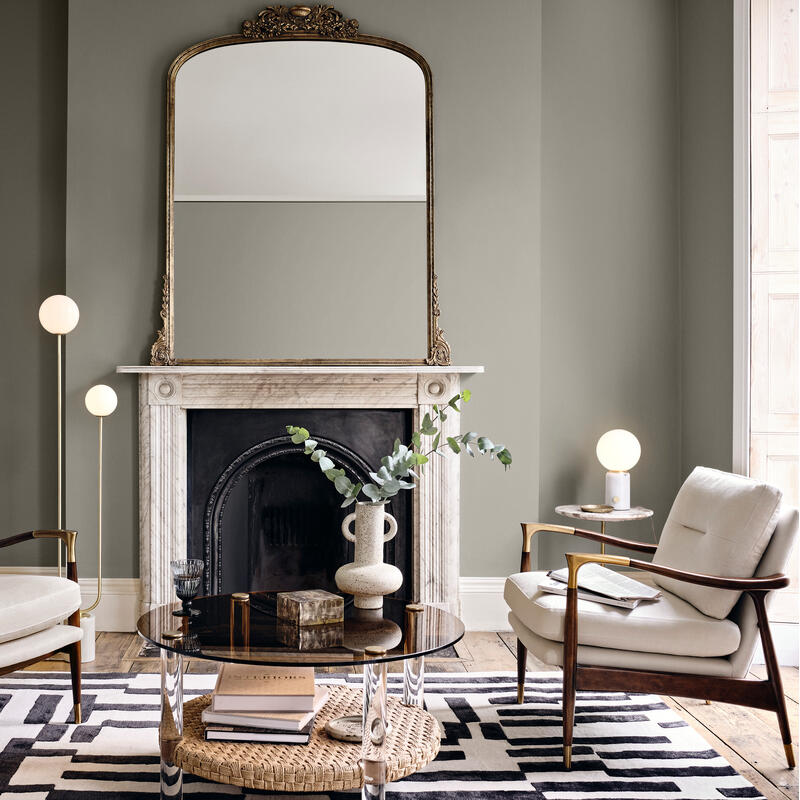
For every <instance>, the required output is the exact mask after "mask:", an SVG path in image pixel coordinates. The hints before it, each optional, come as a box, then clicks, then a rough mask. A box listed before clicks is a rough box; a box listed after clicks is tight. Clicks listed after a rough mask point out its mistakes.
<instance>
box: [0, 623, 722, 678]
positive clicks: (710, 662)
mask: <svg viewBox="0 0 800 800" xmlns="http://www.w3.org/2000/svg"><path fill="white" fill-rule="evenodd" d="M508 621H509V622H510V623H511V628H512V629H513V631H514V633H516V634H517V638H518V639H519V640H520V641H521V642H522V644H524V645H525V647H526V648H527V649H528V650H529V651H530V653H531V655H533V656H535V657H536V658H538V659H539V661H543V662H544V663H545V664H552V665H553V666H556V667H561V666H563V664H564V645H563V644H562V643H561V642H552V641H550V639H544V638H542V637H541V636H537V635H536V634H535V633H534V632H533V631H531V630H529V629H528V628H526V627H525V626H524V625H523V624H522V623H521V622H520V621H519V619H517V617H516V616H515V615H514V614H513V613H509V615H508ZM0 646H1V645H0ZM578 664H580V665H581V666H584V667H612V668H615V669H635V670H645V671H647V672H653V671H663V672H680V673H685V674H688V675H713V676H715V677H719V678H730V677H736V676H734V675H733V667H732V665H731V660H730V658H728V657H726V656H721V657H717V658H696V657H694V656H672V655H667V654H666V653H639V652H637V651H635V650H612V649H611V648H610V647H589V646H588V645H584V644H581V645H578Z"/></svg>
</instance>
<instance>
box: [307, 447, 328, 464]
mask: <svg viewBox="0 0 800 800" xmlns="http://www.w3.org/2000/svg"><path fill="white" fill-rule="evenodd" d="M306 455H308V442H306ZM324 455H326V453H325V451H324V450H322V449H320V450H314V452H313V453H311V460H312V461H319V460H320V459H321V458H322V457H323V456H324ZM329 469H330V467H329Z"/></svg>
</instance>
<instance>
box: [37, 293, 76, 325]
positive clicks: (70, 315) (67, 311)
mask: <svg viewBox="0 0 800 800" xmlns="http://www.w3.org/2000/svg"><path fill="white" fill-rule="evenodd" d="M79 318H80V311H78V304H77V303H76V302H75V301H74V300H73V299H72V298H71V297H67V296H66V295H65V294H54V295H51V296H50V297H48V298H47V299H46V300H45V301H44V302H43V303H42V304H41V305H40V306H39V322H41V323H42V327H43V328H44V329H45V330H46V331H47V332H48V333H60V334H65V333H70V332H71V331H73V330H75V326H76V325H77V324H78V319H79Z"/></svg>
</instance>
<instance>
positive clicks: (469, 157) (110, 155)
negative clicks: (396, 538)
mask: <svg viewBox="0 0 800 800" xmlns="http://www.w3.org/2000/svg"><path fill="white" fill-rule="evenodd" d="M257 8H258V7H257V5H254V4H253V2H252V0H230V2H225V3H223V2H220V1H219V0H193V1H191V2H190V0H173V2H170V3H163V2H158V0H141V1H140V2H137V3H130V2H122V0H79V1H78V0H75V1H74V2H72V3H70V5H69V72H68V76H69V78H68V82H69V86H68V88H69V108H68V120H67V127H66V129H67V130H68V157H66V163H67V182H66V186H67V190H66V193H67V197H66V203H67V206H66V283H64V280H65V279H64V264H63V252H62V247H63V237H64V214H65V211H64V192H65V188H64V187H65V183H64V162H65V156H64V139H65V128H64V119H63V115H64V97H65V92H66V89H67V87H66V77H65V73H64V70H63V63H59V58H60V59H61V60H62V62H63V59H64V57H65V51H66V35H67V33H66V31H67V28H66V20H64V19H63V18H61V17H59V13H60V12H59V9H62V10H63V3H59V2H56V1H55V0H52V2H44V0H38V1H37V2H30V0H24V2H23V0H13V1H12V2H7V3H4V5H3V22H4V24H5V25H6V27H7V29H8V30H15V31H17V32H18V34H19V35H18V36H15V37H9V40H8V43H7V44H6V45H5V48H4V58H7V60H8V64H7V66H6V69H4V70H3V74H4V76H5V77H6V78H7V79H9V78H11V79H12V80H11V82H10V83H9V88H8V89H7V90H5V91H4V99H5V98H11V100H10V102H11V105H12V108H13V109H14V111H15V113H12V114H9V116H10V117H11V118H12V119H18V120H19V128H16V127H13V126H12V127H9V126H5V127H4V129H3V130H2V132H0V144H2V145H3V151H4V153H13V157H11V158H9V157H6V159H5V161H4V165H3V168H4V171H5V170H10V171H9V172H8V174H9V175H10V176H11V179H10V180H9V181H6V180H5V172H4V181H3V192H4V194H3V203H4V210H5V212H6V213H4V214H3V215H2V219H3V221H4V226H5V235H4V244H5V246H6V247H5V252H6V262H5V263H6V268H5V270H4V280H5V281H6V287H7V290H6V291H5V292H4V293H3V298H4V299H2V300H0V302H2V303H3V304H4V306H3V311H4V315H3V317H4V322H5V324H6V326H7V327H6V328H5V336H4V341H6V342H7V343H8V344H7V349H6V353H5V355H6V359H7V360H13V362H14V364H15V366H16V367H17V372H16V373H15V375H14V382H13V384H11V383H9V385H8V387H7V388H6V391H4V392H3V397H2V400H1V401H0V402H2V404H3V406H2V408H3V412H4V413H3V419H4V423H3V425H4V428H3V448H4V454H5V455H6V458H5V459H4V466H3V470H4V473H3V477H4V480H3V481H0V485H2V486H3V491H4V501H5V502H4V507H5V508H6V516H5V518H4V519H5V521H6V524H7V525H8V526H9V527H11V528H13V529H19V528H29V527H32V526H33V525H37V524H52V522H51V518H53V519H54V505H55V504H54V492H55V489H54V477H53V475H52V472H54V469H51V464H52V459H53V458H54V447H53V446H52V444H51V440H52V439H53V438H54V420H52V416H53V402H52V399H51V395H52V391H53V389H54V387H53V385H52V382H53V377H52V375H53V373H54V366H55V365H54V359H53V356H52V351H53V345H54V343H53V340H52V337H49V336H48V335H47V334H44V333H43V332H41V330H40V329H39V327H38V322H37V321H36V308H37V306H38V303H39V302H40V301H41V299H42V298H43V297H44V296H46V295H48V294H50V293H53V292H55V291H61V290H63V289H64V288H66V291H67V292H68V293H69V294H70V295H72V296H73V297H74V298H75V299H76V300H77V302H78V304H79V305H80V307H81V323H80V325H79V326H78V328H77V330H76V331H75V333H74V334H72V335H71V336H70V338H69V343H68V397H67V418H68V441H67V446H68V471H67V478H68V480H67V484H68V488H67V502H68V505H67V523H68V524H70V525H72V526H75V527H77V528H79V529H81V530H82V531H83V532H84V536H83V538H82V543H81V545H80V553H81V554H82V572H83V574H85V575H91V574H92V572H93V571H94V567H95V563H94V559H95V546H94V541H93V539H94V532H95V530H96V527H95V518H94V510H95V498H96V486H95V466H96V460H95V457H96V453H95V446H96V429H95V421H94V420H93V418H91V417H90V416H89V415H88V414H87V413H86V411H85V410H84V409H83V394H84V392H85V390H86V388H87V387H88V386H89V385H91V384H92V383H96V382H99V381H105V382H108V383H110V384H111V385H113V386H114V387H115V388H116V389H117V391H118V393H119V395H120V407H119V409H118V410H117V412H116V413H115V414H114V416H113V417H111V418H110V419H109V420H108V422H107V424H106V428H105V437H106V456H107V459H106V474H105V499H106V522H105V525H106V540H105V541H106V550H105V574H106V575H108V576H109V577H130V576H135V575H137V574H138V540H137V539H138V537H137V531H138V513H137V505H138V503H137V479H136V476H137V453H136V442H137V419H136V384H135V380H134V379H133V378H131V377H129V376H118V375H116V374H115V373H114V368H115V367H116V365H118V364H130V363H143V362H145V361H146V360H147V357H148V350H149V346H150V343H151V342H152V338H153V335H154V332H155V329H156V327H157V321H158V317H157V314H158V305H159V293H160V283H159V282H160V276H161V273H162V269H163V193H164V171H163V124H164V114H163V108H162V106H163V82H164V76H165V72H166V68H167V66H168V64H169V62H170V61H171V59H172V58H173V57H174V55H175V54H176V53H177V52H179V51H180V50H181V49H183V48H184V47H185V46H186V45H188V44H190V43H192V42H195V41H199V40H201V39H203V38H206V37H209V36H214V35H217V34H220V33H224V32H227V31H233V30H236V29H237V27H238V25H239V24H240V22H241V20H242V19H243V18H245V17H247V16H250V15H252V13H254V12H255V11H256V10H257ZM343 8H344V10H345V11H346V12H347V13H348V14H349V15H352V16H355V17H357V18H359V19H360V20H361V23H362V29H363V30H365V31H368V32H376V33H380V34H384V35H386V36H390V37H394V38H397V39H400V40H402V41H404V42H407V43H408V44H410V45H411V46H412V47H414V48H416V49H418V50H419V51H420V52H421V53H423V54H424V55H425V57H426V58H427V59H428V60H429V62H430V64H431V67H432V69H433V74H434V89H435V132H436V145H435V147H436V149H435V157H436V165H435V166H436V214H437V216H436V235H437V239H436V257H437V270H438V272H439V275H440V289H441V295H442V312H443V316H442V324H443V327H444V328H445V330H446V333H447V336H448V339H449V341H450V342H451V344H452V345H453V351H454V360H455V362H456V363H460V364H465V363H473V364H474V363H478V364H485V365H486V367H487V372H486V374H485V375H483V376H477V377H474V378H471V379H469V381H468V383H467V385H468V386H469V388H471V389H472V390H473V392H474V399H473V401H472V403H471V404H470V405H469V406H468V407H467V412H466V414H465V419H464V426H465V427H466V428H471V429H475V430H480V431H482V432H483V431H485V432H486V433H488V434H490V435H491V436H492V437H493V438H495V439H496V440H499V441H503V442H504V443H506V444H507V445H508V446H509V447H510V448H512V450H513V452H514V457H515V463H514V467H513V469H512V470H511V471H510V472H508V473H506V474H503V473H502V471H501V470H499V469H498V468H497V465H496V464H490V463H481V462H469V463H464V464H463V473H462V474H463V482H462V520H463V524H462V542H463V551H462V570H461V571H462V574H464V575H482V576H488V575H503V574H507V573H508V572H510V571H511V570H513V569H514V568H515V565H516V563H517V559H518V546H519V532H518V527H517V523H518V521H519V520H520V519H524V518H528V519H532V518H535V517H540V518H542V519H554V516H553V514H552V507H553V506H554V505H555V504H556V503H560V502H570V501H579V500H582V501H586V500H589V499H592V500H594V499H597V498H599V497H600V496H601V493H602V480H603V471H602V468H601V467H600V466H599V464H597V463H596V460H595V457H594V443H595V441H596V439H597V437H598V436H599V434H600V433H602V432H603V431H604V430H606V429H607V428H609V427H612V426H616V425H622V426H625V427H630V428H631V429H633V430H634V431H636V433H637V434H638V435H639V436H640V438H641V440H642V444H643V456H642V461H641V463H640V464H639V465H638V466H637V467H636V469H635V470H634V471H633V473H632V479H633V497H634V500H635V501H637V502H642V503H645V504H647V505H651V506H653V507H654V508H656V510H657V512H658V515H659V516H658V524H660V523H661V522H663V515H664V513H665V512H666V508H667V506H668V503H669V500H670V498H671V497H672V496H673V495H674V492H675V489H676V488H677V486H678V485H679V483H680V480H681V479H682V477H683V475H684V473H685V472H686V471H688V469H689V468H690V467H691V466H693V465H694V463H709V464H714V465H720V466H726V463H725V458H726V454H727V453H728V452H729V449H730V448H729V442H730V381H729V377H728V373H727V372H726V370H728V366H726V364H727V363H728V362H729V359H730V332H729V324H730V322H729V320H730V267H729V260H730V256H729V252H730V235H729V231H728V222H729V218H728V216H727V213H728V212H727V211H726V209H728V208H729V207H730V188H729V185H730V172H729V168H730V157H729V156H728V155H727V153H726V149H725V148H729V147H730V144H729V139H730V120H729V116H728V115H729V110H726V106H725V103H726V102H727V103H729V97H728V95H729V87H730V82H731V81H730V66H731V65H730V57H729V47H730V44H729V41H730V19H731V2H730V0H676V1H675V2H674V1H673V0H597V1H596V2H588V0H584V1H583V2H581V1H579V0H542V2H541V4H540V2H538V0H536V1H533V0H516V1H515V2H511V3H505V4H503V5H502V6H498V11H497V13H492V14H487V13H486V4H485V3H482V2H480V3H479V2H477V0H405V1H404V2H402V3H398V2H392V0H348V3H347V4H346V5H345V6H343ZM62 17H63V13H62ZM508 20H513V24H508ZM715 143H717V146H716V147H715ZM31 176H33V178H32V177H31ZM540 197H541V201H542V202H541V203H540ZM706 221H708V222H709V225H706V224H705V222H706ZM709 321H716V322H717V323H719V324H709ZM682 329H683V334H681V330H682ZM322 355H324V354H322ZM20 387H24V392H23V391H22V390H21V389H20ZM540 428H541V441H540V438H539V436H540V432H539V429H540ZM637 535H640V536H644V537H646V536H647V535H649V531H648V528H647V526H644V527H640V528H639V529H638V530H637ZM548 548H550V549H548V550H547V551H545V553H543V555H545V556H547V557H548V558H552V557H554V556H556V555H557V554H558V553H559V552H563V547H562V546H560V545H555V544H553V545H548ZM7 552H8V551H5V552H4V554H3V562H2V563H4V564H5V563H8V562H9V559H8V558H7V557H6V554H5V553H7ZM35 559H36V555H35V553H34V551H33V550H30V551H26V552H25V553H24V554H23V556H21V557H20V561H21V562H25V563H28V564H30V563H35ZM49 563H52V560H50V561H49Z"/></svg>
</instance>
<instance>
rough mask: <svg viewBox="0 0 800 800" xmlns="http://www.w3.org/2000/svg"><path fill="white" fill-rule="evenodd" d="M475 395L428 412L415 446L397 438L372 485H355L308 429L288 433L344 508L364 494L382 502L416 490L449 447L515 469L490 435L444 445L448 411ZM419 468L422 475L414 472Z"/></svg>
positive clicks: (372, 475)
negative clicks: (426, 471)
mask: <svg viewBox="0 0 800 800" xmlns="http://www.w3.org/2000/svg"><path fill="white" fill-rule="evenodd" d="M470 397H471V393H470V392H469V390H468V389H465V390H464V391H463V392H461V393H459V394H457V395H454V396H453V397H451V398H450V400H448V402H447V404H446V406H439V405H434V406H433V417H431V415H430V414H429V413H426V414H425V416H424V417H423V419H422V424H421V426H420V428H419V430H416V431H414V432H413V433H412V434H411V444H408V445H405V444H403V443H402V442H401V441H400V440H399V439H395V442H394V447H393V448H392V453H391V455H388V456H384V457H383V458H382V459H381V466H380V467H379V468H378V470H377V471H376V472H370V473H369V476H370V478H371V479H372V483H366V484H363V485H362V484H361V483H353V482H352V481H351V480H350V479H349V478H348V477H347V475H345V471H344V470H343V469H341V468H340V467H337V466H336V464H334V462H333V461H332V460H331V459H330V458H329V457H328V454H327V453H326V451H325V450H323V449H321V448H320V447H319V446H318V443H317V442H316V441H315V440H314V439H312V438H311V434H310V433H309V432H308V430H306V429H305V428H302V427H299V426H297V425H287V426H286V432H287V433H288V434H289V435H290V436H291V437H292V442H293V443H294V444H297V445H301V444H302V445H303V452H304V453H305V454H306V455H307V456H310V457H311V460H312V461H314V462H316V463H317V464H319V468H320V470H322V472H323V474H324V475H325V477H327V478H328V480H330V481H332V482H333V485H334V487H335V489H336V491H337V492H339V494H341V495H342V496H343V497H344V501H343V502H342V507H343V508H344V507H346V506H349V505H350V504H351V503H354V502H355V501H356V500H357V499H358V496H359V494H361V493H362V492H363V493H364V495H365V496H366V497H367V498H369V500H371V501H372V502H373V503H382V502H385V501H386V500H388V499H389V498H390V497H394V496H395V495H396V494H398V493H399V492H401V491H403V490H410V489H414V488H415V487H416V485H417V483H416V481H418V480H419V478H420V475H421V474H422V472H423V469H424V465H425V464H427V463H428V461H429V456H431V455H434V454H435V455H438V456H444V455H445V453H444V452H440V450H441V451H444V450H445V448H449V449H450V450H451V451H452V452H453V453H455V454H456V455H459V454H460V453H462V452H464V451H466V452H467V453H468V454H469V455H470V456H471V457H472V458H474V457H475V450H476V449H477V451H478V453H479V454H480V455H488V456H489V458H490V459H494V458H495V456H496V457H497V460H498V461H499V462H500V463H501V464H502V465H503V467H504V468H505V469H508V468H509V467H510V466H511V460H512V459H511V453H510V452H509V450H508V448H506V447H505V446H504V445H502V444H495V443H494V442H492V440H491V439H489V437H488V436H479V435H478V434H477V433H475V432H474V431H467V433H464V434H461V435H459V436H448V437H446V439H445V441H444V442H441V441H440V440H441V435H442V432H441V429H440V427H437V426H441V424H442V423H444V422H446V421H447V417H448V409H449V410H452V411H453V412H456V413H461V408H460V407H459V404H460V403H462V402H463V403H468V402H469V400H470ZM423 437H426V438H430V439H432V441H431V449H430V450H428V451H427V452H425V453H423V452H422V451H423V449H424V448H423V446H422V440H423ZM415 469H419V473H420V475H418V474H417V473H416V472H415V471H414V470H415Z"/></svg>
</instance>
